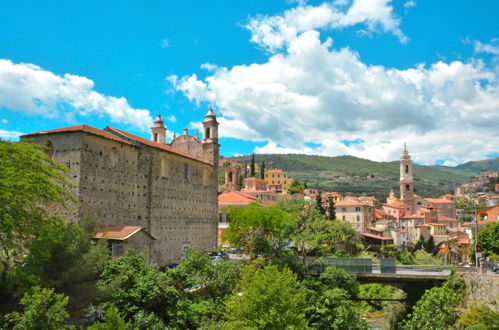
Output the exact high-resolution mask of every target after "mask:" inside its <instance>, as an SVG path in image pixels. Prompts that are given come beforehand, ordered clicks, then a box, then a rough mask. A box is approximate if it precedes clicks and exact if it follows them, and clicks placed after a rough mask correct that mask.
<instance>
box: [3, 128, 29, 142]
mask: <svg viewBox="0 0 499 330" xmlns="http://www.w3.org/2000/svg"><path fill="white" fill-rule="evenodd" d="M21 135H23V133H21V132H16V131H7V130H4V129H0V138H1V139H4V140H17V139H18V138H19V137H20V136H21Z"/></svg>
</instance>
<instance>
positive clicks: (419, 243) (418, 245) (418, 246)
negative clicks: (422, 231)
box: [415, 235, 425, 250]
mask: <svg viewBox="0 0 499 330" xmlns="http://www.w3.org/2000/svg"><path fill="white" fill-rule="evenodd" d="M424 247H425V240H424V236H423V235H420V236H419V238H418V240H417V241H416V244H415V248H416V250H423V249H424Z"/></svg>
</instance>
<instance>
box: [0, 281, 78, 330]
mask: <svg viewBox="0 0 499 330" xmlns="http://www.w3.org/2000/svg"><path fill="white" fill-rule="evenodd" d="M20 304H21V305H22V306H24V307H23V312H22V313H18V312H14V313H11V314H8V315H6V316H5V319H6V321H7V324H6V326H13V329H15V330H17V329H19V330H24V329H69V328H71V327H70V326H67V325H65V324H64V321H65V320H66V319H67V318H69V313H68V312H67V311H66V309H65V308H66V305H67V304H68V297H65V296H64V295H62V294H57V293H54V289H44V288H40V287H39V286H35V287H33V288H32V289H31V291H30V292H27V293H25V294H24V296H23V297H22V298H21V301H20Z"/></svg>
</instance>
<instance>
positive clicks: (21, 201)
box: [0, 141, 72, 285]
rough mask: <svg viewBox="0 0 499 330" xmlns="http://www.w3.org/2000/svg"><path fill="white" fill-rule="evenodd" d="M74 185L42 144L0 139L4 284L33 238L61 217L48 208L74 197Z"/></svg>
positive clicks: (0, 247) (0, 239)
mask: <svg viewBox="0 0 499 330" xmlns="http://www.w3.org/2000/svg"><path fill="white" fill-rule="evenodd" d="M71 186H72V184H71V183H70V181H69V179H68V177H67V169H66V167H65V166H63V165H60V164H57V163H55V162H54V161H53V160H52V159H50V158H49V157H48V156H47V155H46V154H45V153H44V152H43V151H42V147H40V146H37V145H34V144H30V143H22V142H20V143H14V142H5V141H0V233H1V235H0V262H1V266H0V273H1V282H2V283H0V285H5V281H6V278H7V274H8V272H9V270H10V268H11V266H12V265H13V264H14V263H15V262H18V261H19V259H20V258H21V257H22V256H23V255H24V254H25V253H26V250H27V249H28V246H29V245H30V244H31V242H33V240H35V239H37V238H38V237H39V235H40V234H41V233H43V232H46V231H47V228H49V227H51V226H52V225H53V224H54V223H55V222H57V221H58V218H56V217H54V216H52V215H51V214H50V213H49V211H48V210H49V209H50V208H55V207H59V208H63V207H65V205H66V204H67V203H66V202H67V201H70V200H72V198H71V196H70V194H69V193H68V192H67V190H66V189H67V188H68V187H71Z"/></svg>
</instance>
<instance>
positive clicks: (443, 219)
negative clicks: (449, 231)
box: [437, 215, 457, 222]
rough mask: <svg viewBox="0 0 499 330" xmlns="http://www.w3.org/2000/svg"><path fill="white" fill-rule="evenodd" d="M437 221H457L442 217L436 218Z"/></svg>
mask: <svg viewBox="0 0 499 330" xmlns="http://www.w3.org/2000/svg"><path fill="white" fill-rule="evenodd" d="M437 220H438V221H445V222H456V221H457V220H456V219H453V218H449V217H446V216H444V215H441V216H438V217H437Z"/></svg>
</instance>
